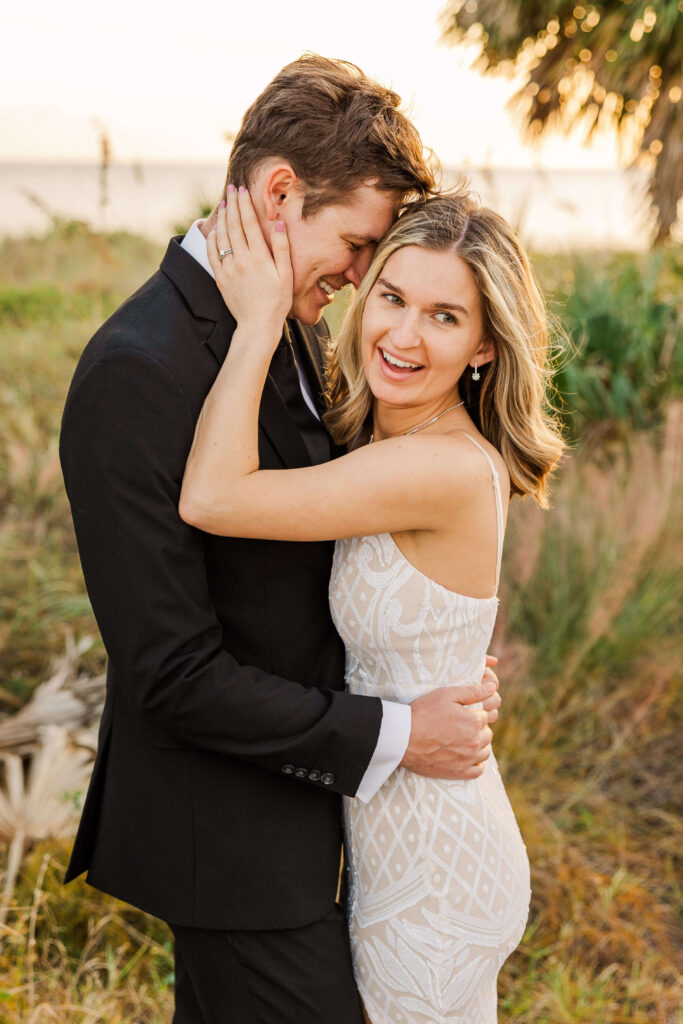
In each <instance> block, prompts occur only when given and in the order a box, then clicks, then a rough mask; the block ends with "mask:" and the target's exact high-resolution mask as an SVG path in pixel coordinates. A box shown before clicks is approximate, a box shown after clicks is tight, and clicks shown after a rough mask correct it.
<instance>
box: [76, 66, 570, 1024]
mask: <svg viewBox="0 0 683 1024" xmlns="http://www.w3.org/2000/svg"><path fill="white" fill-rule="evenodd" d="M398 104H399V99H398V97H397V96H396V95H395V94H394V93H393V92H391V91H389V90H387V89H384V88H383V87H381V86H380V85H378V84H377V83H375V82H373V81H371V80H370V79H368V78H367V77H366V76H365V75H363V74H362V73H361V72H360V71H359V70H358V69H357V68H355V67H353V66H352V65H349V64H346V63H345V62H341V61H330V60H325V59H323V58H320V57H316V56H312V55H311V56H306V57H304V58H301V59H300V60H298V61H295V62H294V63H293V64H291V65H289V66H288V67H286V68H284V69H283V70H282V71H281V72H280V73H279V74H278V75H277V76H276V77H275V79H274V80H273V81H272V82H271V83H270V85H269V86H268V87H267V88H266V89H265V91H264V92H263V93H262V94H261V96H260V97H259V98H258V99H257V100H256V101H255V103H254V104H253V105H252V106H251V107H250V109H249V110H248V111H247V113H246V115H245V117H244V120H243V123H242V127H241V129H240V132H239V134H238V136H237V138H236V140H235V143H234V146H233V149H232V152H231V157H230V164H229V168H228V178H227V181H226V189H225V193H224V196H223V198H222V200H221V202H220V204H219V206H218V207H217V208H216V210H215V211H214V213H213V215H212V216H211V217H210V218H209V220H208V221H205V222H201V221H199V222H196V223H195V224H194V225H193V226H192V227H191V228H190V230H189V231H188V233H187V234H186V235H185V237H184V238H178V239H173V240H172V241H171V242H170V244H169V247H168V250H167V252H166V255H165V257H164V259H163V261H162V264H161V268H160V270H159V272H158V273H157V274H155V275H154V276H153V277H152V278H151V279H150V280H149V281H148V282H147V283H146V284H144V285H143V286H142V288H141V289H140V290H139V291H138V292H137V293H136V294H135V295H133V296H132V297H131V298H130V299H129V300H128V301H127V302H126V303H124V305H123V306H122V307H121V308H120V309H119V310H117V312H116V313H115V314H114V315H113V317H112V318H111V319H110V320H109V321H108V322H107V323H106V324H105V325H104V326H103V327H102V328H101V329H100V330H99V331H98V333H97V334H96V335H95V336H94V337H93V339H92V340H91V341H90V343H89V344H88V346H87V348H86V349H85V352H84V353H83V356H82V357H81V360H80V362H79V364H78V367H77V370H76V373H75V376H74V379H73V382H72V385H71V389H70V391H69V395H68V398H67V403H66V408H65V413H64V420H63V426H62V435H61V458H62V465H63V470H64V476H65V481H66V486H67V491H68V495H69V499H70V502H71V508H72V513H73V518H74V524H75V528H76V535H77V539H78V545H79V552H80V556H81V561H82V564H83V571H84V575H85V580H86V584H87V587H88V592H89V595H90V598H91V601H92V606H93V609H94V612H95V616H96V618H97V622H98V625H99V627H100V630H101V632H102V637H103V640H104V643H105V647H106V650H107V654H108V657H109V667H108V674H107V696H106V702H105V708H104V712H103V717H102V724H101V729H100V736H99V746H98V755H97V759H96V763H95V768H94V771H93V776H92V781H91V785H90V789H89V791H88V795H87V798H86V802H85V806H84V809H83V815H82V819H81V824H80V827H79V831H78V835H77V838H76V843H75V846H74V851H73V855H72V859H71V862H70V865H69V869H68V873H67V879H71V878H74V877H76V876H77V875H79V874H80V873H81V872H83V871H85V870H86V869H87V871H88V876H87V877H88V882H89V883H90V884H92V885H94V886H96V887H98V888H100V889H102V890H104V891H106V892H109V893H112V894H113V895H115V896H117V897H119V898H120V899H123V900H126V901H127V902H129V903H132V904H133V905H135V906H138V907H140V908H142V909H143V910H145V911H147V912H149V913H151V914H154V915H156V916H158V917H160V918H162V919H163V920H165V921H166V922H168V924H169V926H170V928H171V929H172V932H173V935H174V940H175V957H176V993H175V998H176V1009H175V1016H174V1021H175V1022H176V1024H222V1022H226V1024H361V1021H362V1020H363V1019H366V1020H369V1021H370V1022H371V1024H394V1022H400V1024H456V1022H457V1024H492V1022H494V1021H495V1020H496V978H497V974H498V971H499V969H500V967H501V965H502V963H503V962H504V960H505V958H506V957H507V956H508V955H509V954H510V952H511V951H512V950H513V949H514V948H515V946H516V944H517V943H518V942H519V939H520V937H521V935H522V932H523V930H524V925H525V922H526V917H527V912H528V902H529V867H528V861H527V857H526V851H525V848H524V845H523V843H522V840H521V837H520V834H519V830H518V828H517V825H516V822H515V819H514V815H513V812H512V809H511V807H510V804H509V802H508V800H507V797H506V795H505V790H504V788H503V784H502V782H501V778H500V775H499V773H498V769H497V767H496V763H495V759H494V758H493V756H492V754H491V746H490V744H491V738H492V731H491V728H490V725H491V724H492V723H493V722H494V721H495V719H496V717H497V713H498V712H497V709H498V706H499V704H500V698H499V696H498V693H497V680H496V678H495V676H494V675H493V673H492V671H491V670H490V669H489V668H487V667H486V666H487V655H486V652H487V648H488V644H489V641H490V638H491V633H492V630H493V626H494V621H495V616H496V610H497V597H496V590H497V584H498V575H499V570H500V558H501V551H502V542H503V533H504V525H505V518H506V510H507V504H508V499H509V497H510V494H515V493H516V494H530V495H533V496H534V497H535V498H536V499H537V500H538V501H539V502H540V503H541V504H544V502H545V490H546V483H547V478H548V475H549V473H550V472H551V470H552V468H553V467H554V465H555V464H556V462H557V460H558V458H559V456H560V453H561V447H562V446H561V441H560V439H559V437H558V435H557V433H556V431H555V429H554V427H553V425H552V423H550V422H549V421H548V420H547V418H546V416H545V413H544V382H545V374H546V365H545V364H546V343H547V327H546V322H545V316H544V308H543V302H542V299H541V296H540V294H539V292H538V289H537V287H536V285H535V282H534V278H533V274H532V272H531V270H530V267H529V264H528V261H527V258H526V256H525V254H524V252H523V251H522V249H521V248H520V245H519V242H518V241H517V239H516V238H515V235H514V233H513V232H512V230H511V229H510V228H509V227H508V225H507V224H506V223H505V222H504V221H503V220H502V219H501V218H500V217H499V216H497V215H496V214H495V213H493V212H492V211H490V210H487V209H485V208H481V207H480V206H479V205H478V204H477V203H476V202H475V201H474V200H472V199H471V198H469V197H467V196H466V195H463V194H460V195H451V196H447V195H442V196H439V195H437V194H435V187H434V179H433V175H432V172H431V171H430V169H429V167H428V166H427V165H426V164H425V162H424V159H423V153H422V145H421V142H420V139H419V136H418V135H417V133H416V131H415V129H414V127H413V126H412V125H411V124H410V122H409V121H408V120H407V118H406V117H405V116H404V115H403V114H402V113H401V111H400V109H399V106H398ZM348 283H350V284H351V285H353V286H354V288H355V289H356V294H355V297H354V299H353V301H352V304H351V308H350V310H349V313H348V315H347V318H346V320H345V323H344V326H343V328H342V330H341V333H340V335H339V337H338V338H337V339H336V340H335V343H334V345H333V346H330V341H329V334H328V331H327V327H326V325H325V321H324V320H323V319H322V313H323V311H324V308H325V306H326V305H327V304H328V303H329V302H331V300H332V296H333V295H334V292H335V291H336V290H337V289H339V288H342V287H344V286H345V285H346V284H348ZM335 541H336V543H335ZM489 660H490V659H489ZM342 824H343V828H342ZM342 836H343V838H344V846H345V857H344V861H345V866H344V869H343V873H342V880H343V881H347V882H348V885H342V886H341V889H342V890H348V892H347V893H346V899H345V902H346V903H347V908H346V916H345V913H344V910H343V909H342V906H341V904H340V898H339V890H340V885H339V882H340V860H341V856H340V855H341V850H342ZM359 993H360V998H359Z"/></svg>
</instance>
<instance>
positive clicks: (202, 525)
mask: <svg viewBox="0 0 683 1024" xmlns="http://www.w3.org/2000/svg"><path fill="white" fill-rule="evenodd" d="M178 515H179V516H180V518H181V519H182V521H183V522H184V523H187V525H188V526H194V527H195V528H196V529H197V530H204V531H207V530H208V529H209V526H210V524H209V515H208V510H207V506H206V504H205V503H204V502H202V501H201V499H200V498H199V496H198V495H196V494H194V493H193V492H192V490H191V489H187V488H185V487H183V489H182V491H181V492H180V502H179V503H178Z"/></svg>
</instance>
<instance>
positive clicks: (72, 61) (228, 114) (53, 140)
mask: <svg viewBox="0 0 683 1024" xmlns="http://www.w3.org/2000/svg"><path fill="white" fill-rule="evenodd" d="M442 7H443V0H389V2H385V0H346V2H345V3H343V4H339V5H335V7H334V9H333V7H332V5H329V4H321V3H320V2H319V0H316V2H313V0H290V2H289V3H282V0H280V2H276V0H262V2H254V0H252V2H251V3H250V2H248V0H247V2H245V3H244V4H243V6H241V7H236V5H235V4H234V3H230V2H229V0H223V2H222V3H219V2H216V0H185V2H183V3H177V2H175V0H169V2H167V3H164V4H157V3H153V2H151V0H115V2H113V3H112V2H110V3H106V4H100V3H94V2H93V0H63V2H62V3H55V2H54V0H50V2H48V0H31V2H30V3H29V4H26V5H25V6H24V8H23V9H19V8H14V9H12V10H10V11H9V12H6V13H3V14H2V19H1V21H0V28H1V29H2V38H3V54H2V61H1V62H0V160H12V161H19V160H21V161H30V162H34V161H43V162H54V161H60V162H61V161H65V162H67V161H72V160H79V161H80V160H83V161H96V160H97V157H98V149H97V132H96V129H95V127H94V124H93V122H94V121H95V120H97V121H99V122H100V123H101V124H103V125H104V126H105V127H106V129H107V132H108V134H109V137H110V140H111V143H112V148H113V156H114V159H115V161H116V162H119V163H128V162H131V161H134V162H137V161H141V162H143V163H144V162H169V163H185V162H214V161H215V162H219V163H220V162H223V161H224V160H225V158H226V155H227V151H228V147H227V143H226V142H225V141H224V139H223V133H224V132H226V131H232V132H234V131H235V130H236V129H237V128H238V127H239V123H240V119H241V115H242V113H243V111H244V110H245V108H246V107H247V106H248V105H249V104H250V103H251V101H252V100H253V99H254V98H255V97H256V96H257V95H258V93H259V92H260V91H261V89H262V88H263V86H264V85H265V84H266V83H267V82H268V81H269V80H270V78H272V77H273V75H274V74H275V73H276V72H277V71H278V70H279V68H281V67H282V66H283V65H284V64H286V63H288V62H289V61H291V60H294V59H295V58H296V57H298V56H299V55H300V54H301V53H302V52H303V51H304V50H314V51H316V52H318V53H321V54H323V55H325V56H330V57H342V58H344V59H347V60H351V61H353V62H354V63H356V64H358V65H360V67H362V68H363V70H364V71H366V72H368V73H369V74H371V75H373V76H374V77H375V78H378V79H379V80H380V81H382V82H384V83H385V84H388V85H391V86H392V87H393V88H395V89H396V91H397V92H399V93H400V95H401V96H402V97H403V100H404V102H405V103H407V104H408V106H409V110H410V113H411V114H412V117H413V120H414V121H415V123H416V125H417V127H418V129H419V130H420V132H421V134H422V138H423V141H424V143H425V144H426V145H428V146H431V147H432V148H433V149H434V150H436V152H437V154H438V155H439V157H440V158H441V160H442V162H443V163H444V164H446V165H450V166H468V165H469V166H474V167H476V166H482V165H486V164H491V165H493V166H499V167H544V168H561V167H567V168H581V167H586V168H607V167H614V166H616V164H617V155H616V148H615V144H614V141H613V140H612V139H610V138H605V137H602V138H598V139H597V141H596V143H595V144H594V145H593V146H592V147H591V149H590V150H585V149H583V148H581V147H580V146H579V145H578V143H577V141H576V140H563V139H551V140H549V141H548V142H547V143H545V144H544V146H543V148H542V149H540V150H539V149H530V148H528V147H526V146H524V145H523V143H522V142H521V140H520V135H519V132H518V130H517V127H516V124H515V122H514V121H513V118H512V116H511V114H510V113H508V112H507V111H506V110H505V103H506V100H507V99H508V98H509V97H510V96H511V95H512V93H513V92H514V91H515V90H514V84H513V83H510V82H509V81H506V80H502V79H498V78H496V79H485V78H482V77H481V76H479V75H478V74H476V73H475V72H473V71H471V70H469V64H470V63H471V58H472V54H471V52H470V51H468V50H460V49H458V50H455V49H453V48H452V47H446V46H444V45H443V44H439V43H438V38H439V27H438V23H437V18H438V14H439V12H440V10H441V9H442Z"/></svg>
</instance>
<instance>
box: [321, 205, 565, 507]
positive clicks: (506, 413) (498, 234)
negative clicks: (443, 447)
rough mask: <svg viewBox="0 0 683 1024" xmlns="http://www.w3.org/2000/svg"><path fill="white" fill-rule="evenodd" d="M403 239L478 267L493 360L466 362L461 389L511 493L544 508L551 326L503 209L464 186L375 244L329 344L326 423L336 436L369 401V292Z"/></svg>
mask: <svg viewBox="0 0 683 1024" xmlns="http://www.w3.org/2000/svg"><path fill="white" fill-rule="evenodd" d="M407 245H417V246H419V247H420V248H423V249H430V250H433V251H436V252H452V253H454V254H457V255H458V256H459V257H460V258H461V259H462V260H463V261H464V262H465V263H466V264H467V266H468V267H470V269H471V270H472V273H473V274H474V277H475V280H476V282H477V287H478V289H479V295H480V298H481V305H482V316H483V324H484V336H485V338H486V339H488V340H490V341H492V342H493V345H494V349H495V355H494V358H493V361H492V362H491V363H489V364H487V365H486V366H482V367H480V374H481V379H480V380H479V381H478V382H475V381H473V380H472V373H471V369H470V368H469V367H468V368H467V369H466V370H465V372H464V373H463V375H462V377H461V378H460V381H459V390H460V397H461V398H463V399H464V401H465V406H466V408H467V410H468V412H469V413H470V415H471V416H472V418H473V420H474V422H475V423H476V425H477V427H478V429H479V430H480V431H481V433H482V434H483V435H484V437H485V438H486V439H487V440H488V441H490V442H491V444H493V445H494V446H495V447H496V448H497V449H498V451H499V452H500V454H501V455H502V457H503V459H504V461H505V464H506V466H507V468H508V472H509V474H510V483H511V491H512V493H513V494H522V495H524V494H532V495H534V497H535V498H536V500H537V501H538V503H539V504H540V505H541V506H542V507H544V508H545V507H547V504H548V501H547V483H548V477H549V475H550V473H551V472H552V470H553V469H554V468H555V467H556V465H557V463H558V461H559V459H560V457H561V455H562V452H563V449H564V444H563V441H562V437H561V434H560V430H559V428H558V426H557V423H556V420H555V418H554V416H553V415H552V412H551V410H550V408H549V402H548V393H549V388H550V376H551V374H550V370H549V367H548V338H549V328H548V319H547V316H546V310H545V303H544V301H543V297H542V295H541V292H540V290H539V287H538V285H537V283H536V279H535V277H534V274H533V271H532V269H531V266H530V264H529V260H528V258H527V255H526V253H525V252H524V250H523V248H522V246H521V245H520V243H519V240H518V239H517V237H516V235H515V233H514V231H513V230H512V228H511V227H510V225H509V224H507V222H506V221H505V220H503V218H502V217H501V216H499V214H497V213H494V211H493V210H490V209H488V208H487V207H485V206H482V205H481V204H480V203H479V201H478V200H477V199H476V198H475V197H474V196H472V195H471V194H469V193H465V192H458V193H455V194H450V195H440V196H437V197H434V198H430V199H426V200H424V201H420V202H416V203H414V204H411V205H409V206H408V207H407V208H406V209H405V210H404V212H403V213H402V214H401V216H400V217H399V218H398V220H397V221H396V223H395V224H394V225H393V227H392V228H391V229H390V230H389V232H388V233H387V234H386V235H385V237H384V238H383V239H382V241H381V243H380V245H379V246H378V248H377V252H376V253H375V257H374V259H373V261H372V264H371V266H370V269H369V270H368V273H367V274H366V276H365V277H364V278H363V281H362V283H361V285H360V287H359V289H358V291H357V293H356V295H355V298H354V300H353V302H352V304H351V307H350V309H349V311H348V313H347V315H346V318H345V320H344V323H343V325H342V328H341V331H340V333H339V336H338V337H337V339H336V341H335V342H334V344H333V346H332V348H331V351H330V362H329V367H328V400H329V404H330V408H329V410H328V412H327V413H326V414H325V423H326V425H327V427H328V429H329V430H330V433H331V434H332V437H333V438H334V440H335V441H336V442H337V443H338V444H346V443H348V442H349V441H351V440H352V439H353V438H355V437H356V436H357V434H358V433H359V431H360V430H361V428H362V427H363V425H364V423H365V422H366V420H367V417H368V414H369V413H370V410H371V408H372V392H371V391H370V387H369V385H368V382H367V380H366V377H365V374H364V372H363V363H362V358H361V331H362V319H363V310H364V308H365V301H366V299H367V297H368V295H369V293H370V291H371V289H372V288H373V286H374V284H375V282H376V281H377V278H378V277H379V275H380V273H381V271H382V269H383V267H384V265H385V263H386V262H387V260H388V259H389V257H390V256H391V255H392V254H393V253H395V252H396V251H397V250H398V249H402V248H403V247H404V246H407Z"/></svg>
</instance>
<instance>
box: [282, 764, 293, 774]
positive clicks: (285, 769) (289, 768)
mask: <svg viewBox="0 0 683 1024" xmlns="http://www.w3.org/2000/svg"><path fill="white" fill-rule="evenodd" d="M280 771H281V772H282V774H283V775H293V774H294V772H295V771H296V768H295V767H294V765H293V764H283V766H282V768H281V769H280Z"/></svg>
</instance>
